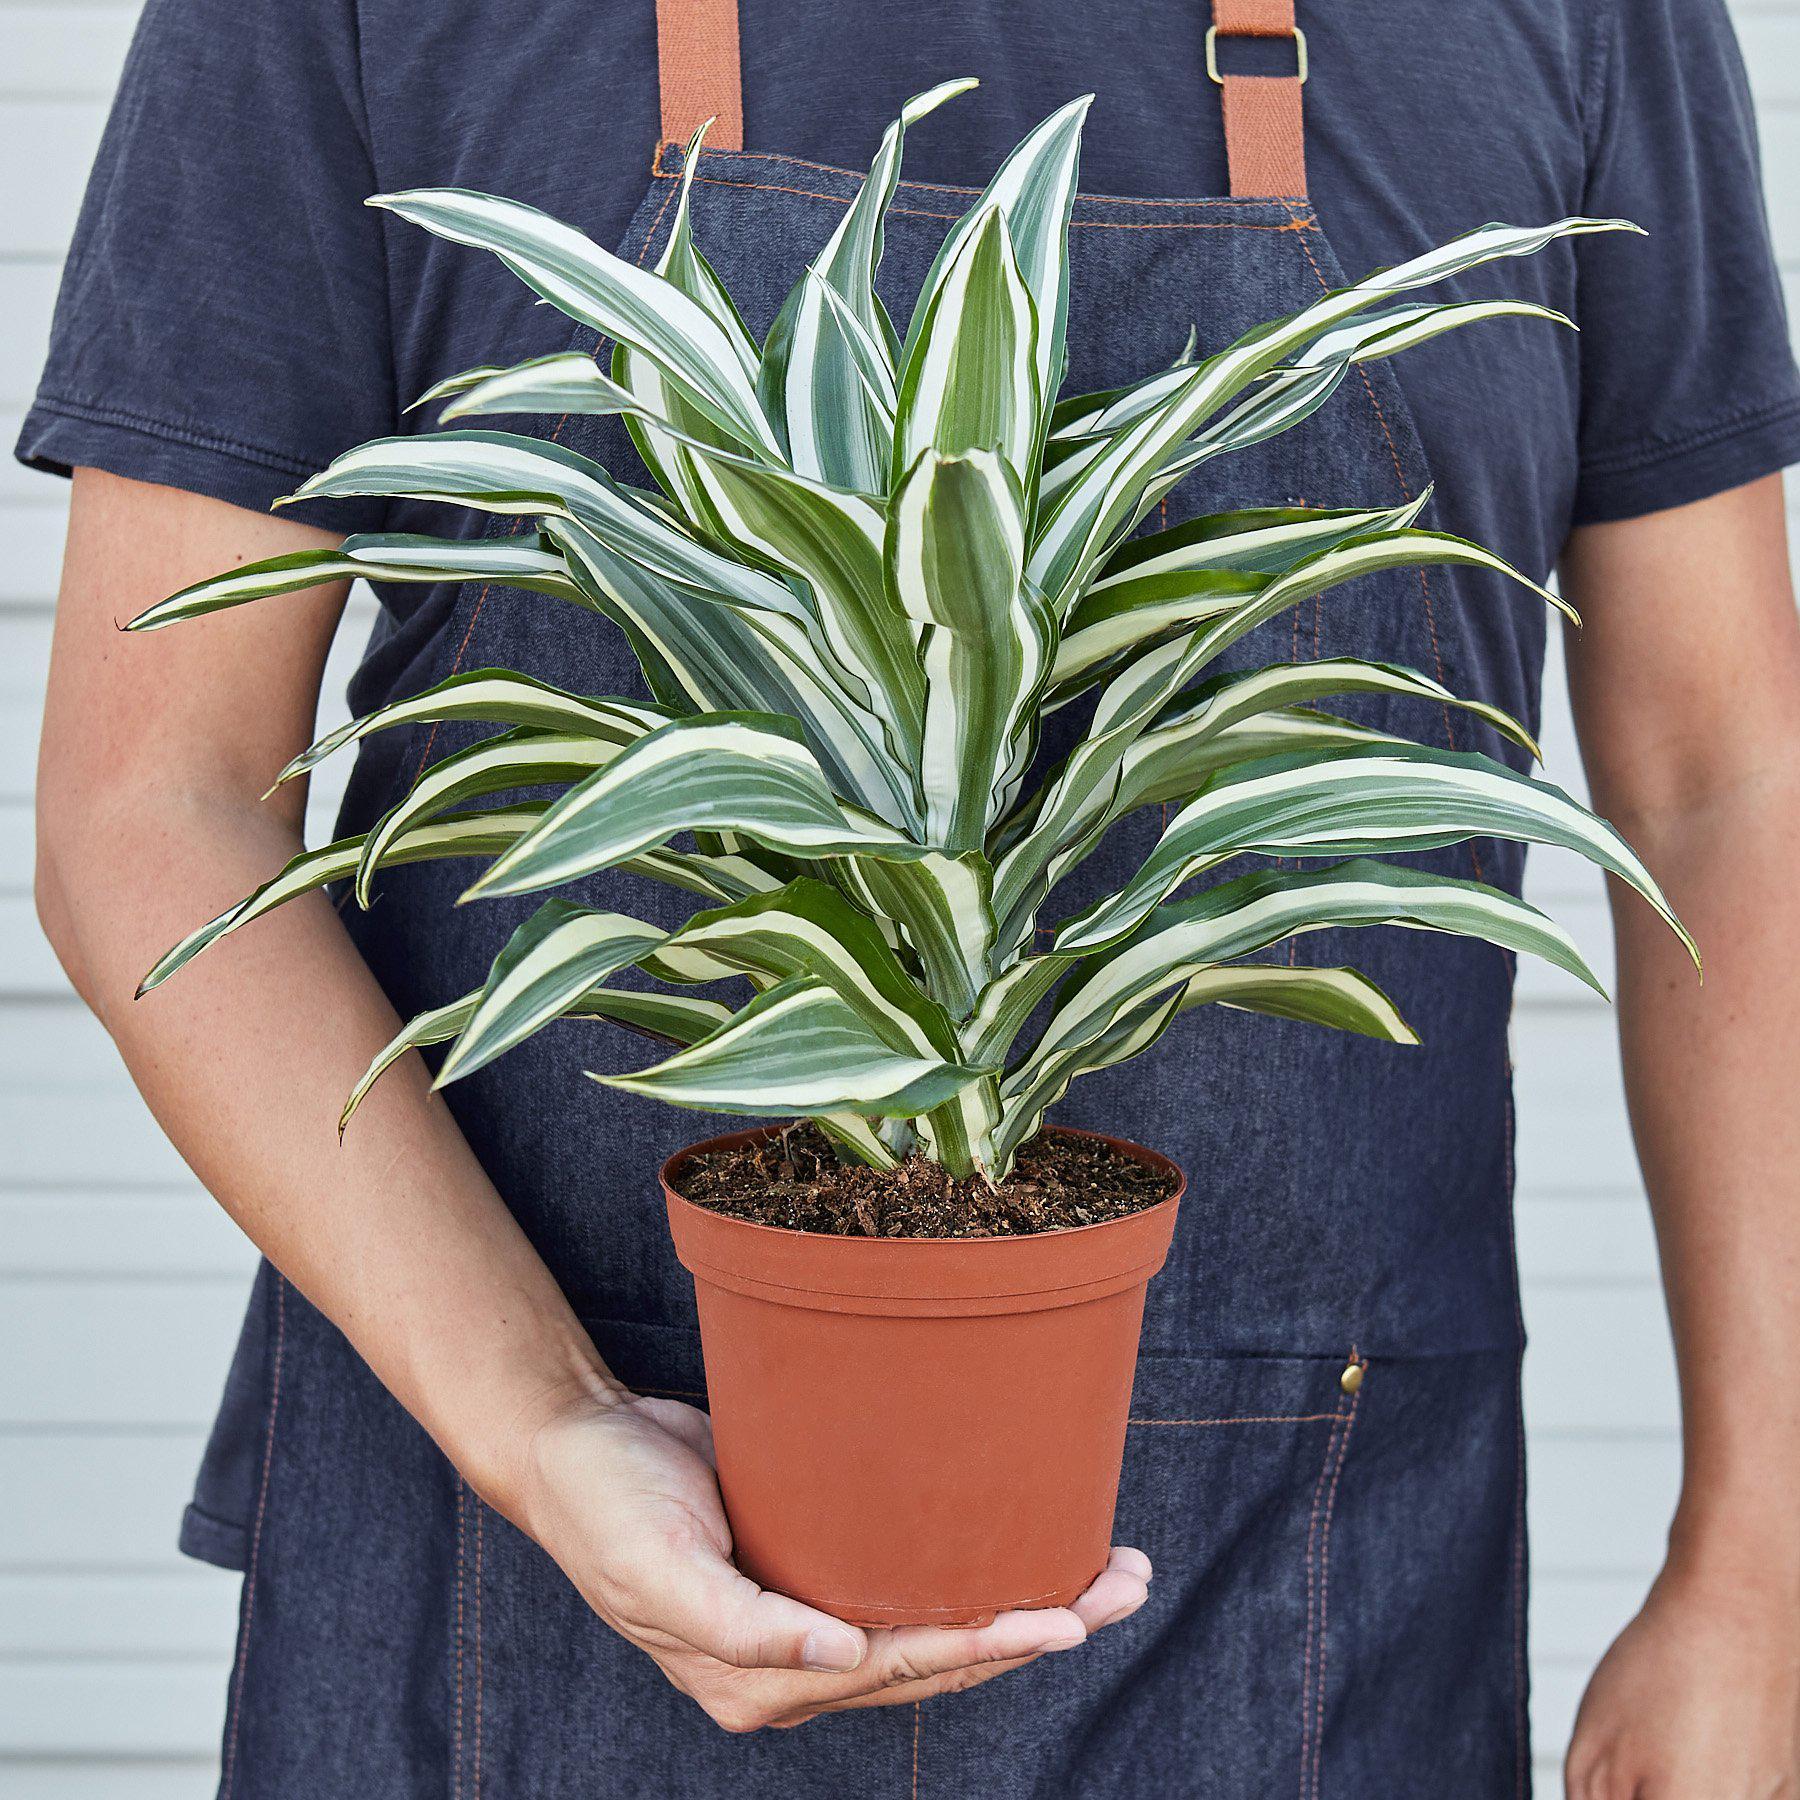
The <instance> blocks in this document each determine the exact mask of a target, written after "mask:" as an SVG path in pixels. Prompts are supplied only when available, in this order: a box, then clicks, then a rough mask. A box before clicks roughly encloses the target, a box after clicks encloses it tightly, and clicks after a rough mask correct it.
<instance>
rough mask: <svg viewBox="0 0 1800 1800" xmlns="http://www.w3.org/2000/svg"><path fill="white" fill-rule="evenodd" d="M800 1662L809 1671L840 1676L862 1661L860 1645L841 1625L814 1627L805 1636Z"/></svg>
mask: <svg viewBox="0 0 1800 1800" xmlns="http://www.w3.org/2000/svg"><path fill="white" fill-rule="evenodd" d="M800 1660H801V1661H802V1662H803V1663H805V1665H806V1666H807V1667H808V1668H809V1669H819V1670H822V1671H826V1672H829V1673H831V1674H837V1675H841V1674H843V1673H844V1672H845V1670H847V1669H854V1668H855V1667H856V1665H857V1664H858V1663H859V1662H861V1661H862V1645H861V1643H859V1642H858V1641H857V1638H856V1635H855V1633H854V1632H849V1631H846V1630H845V1629H844V1628H843V1626H841V1625H815V1626H814V1627H813V1628H812V1630H811V1631H809V1632H808V1633H807V1634H806V1642H805V1643H804V1644H803V1645H802V1646H801V1648H800Z"/></svg>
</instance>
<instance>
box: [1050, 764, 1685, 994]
mask: <svg viewBox="0 0 1800 1800" xmlns="http://www.w3.org/2000/svg"><path fill="white" fill-rule="evenodd" d="M1469 837H1496V838H1510V839H1513V840H1515V841H1517V842H1521V843H1532V844H1553V845H1556V846H1558V847H1559V848H1561V849H1565V850H1573V851H1575V852H1576V853H1577V854H1579V855H1581V856H1585V857H1586V858H1587V859H1588V861H1589V862H1592V863H1596V864H1598V865H1599V866H1600V867H1601V868H1603V869H1605V870H1607V871H1608V872H1609V873H1611V874H1614V875H1617V876H1618V877H1619V878H1620V880H1622V881H1624V882H1626V883H1628V884H1629V885H1630V886H1631V887H1633V888H1635V889H1636V890H1637V891H1638V892H1639V893H1640V894H1642V895H1643V896H1644V898H1645V899H1646V900H1648V901H1649V902H1650V904H1651V905H1652V906H1653V907H1654V908H1655V909H1656V911H1657V912H1658V913H1659V914H1660V915H1661V916H1662V918H1663V919H1664V921H1665V922H1666V923H1667V924H1668V925H1669V927H1670V929H1671V930H1673V931H1674V932H1675V934H1676V935H1677V936H1678V937H1679V938H1680V939H1681V941H1682V942H1683V943H1684V944H1685V945H1686V946H1687V948H1688V952H1689V954H1690V955H1693V956H1694V957H1695V960H1696V963H1697V962H1698V954H1697V953H1696V952H1695V950H1694V945H1693V940H1692V939H1691V938H1690V937H1689V936H1688V935H1687V932H1686V931H1685V930H1684V929H1683V927H1682V924H1681V921H1680V920H1679V919H1677V918H1676V917H1675V914H1674V912H1673V911H1672V910H1671V909H1670V907H1669V903H1668V902H1667V901H1666V900H1665V899H1664V898H1663V895H1662V890H1661V889H1660V888H1658V887H1657V885H1656V883H1655V881H1654V880H1653V879H1652V878H1651V875H1650V872H1649V870H1648V869H1646V868H1645V867H1644V865H1643V863H1642V862H1640V861H1639V860H1638V858H1637V856H1636V854H1635V853H1634V852H1633V851H1632V849H1631V846H1630V845H1629V844H1627V843H1626V842H1625V840H1624V839H1623V838H1621V837H1620V836H1619V834H1618V833H1617V832H1616V831H1614V830H1613V828H1612V827H1611V826H1610V825H1608V824H1606V822H1605V821H1604V820H1602V819H1597V818H1595V817H1594V815H1593V814H1592V813H1590V812H1589V811H1588V810H1587V808H1586V807H1584V806H1580V805H1578V804H1577V803H1576V802H1575V801H1573V800H1571V799H1570V798H1569V796H1568V795H1567V794H1565V793H1564V792H1563V791H1562V790H1561V789H1560V788H1556V787H1552V786H1551V785H1550V784H1549V783H1548V782H1542V781H1534V780H1533V779H1532V778H1531V777H1529V776H1526V775H1519V774H1515V773H1514V772H1513V770H1511V769H1509V768H1507V767H1506V765H1505V764H1504V763H1499V762H1495V761H1494V760H1493V759H1492V758H1491V757H1487V756H1481V755H1478V754H1474V753H1471V752H1467V751H1455V750H1431V749H1427V748H1426V747H1424V746H1423V745H1420V744H1406V743H1393V744H1382V745H1375V746H1369V747H1366V748H1354V749H1344V750H1339V751H1337V752H1335V753H1333V754H1331V755H1329V756H1327V757H1324V758H1321V757H1319V756H1316V755H1299V756H1281V757H1274V758H1271V759H1270V760H1269V761H1267V762H1258V763H1249V764H1245V765H1243V766H1242V767H1238V768H1233V769H1227V770H1225V771H1223V772H1222V773H1221V774H1219V775H1217V776H1215V777H1214V778H1213V779H1212V780H1211V781H1209V782H1208V783H1207V785H1206V786H1205V787H1204V788H1203V789H1202V790H1201V792H1200V794H1199V795H1198V797H1197V798H1195V799H1194V800H1192V801H1190V802H1189V804H1188V805H1186V806H1185V807H1183V808H1182V809H1181V811H1180V812H1179V813H1177V814H1176V815H1175V817H1174V818H1173V819H1171V820H1170V821H1169V824H1168V826H1167V828H1166V829H1165V830H1164V832H1163V834H1162V837H1161V839H1160V840H1159V841H1158V843H1157V845H1156V847H1155V849H1154V850H1152V851H1151V853H1150V855H1149V856H1148V857H1147V858H1146V859H1145V861H1144V863H1143V865H1142V867H1141V868H1139V870H1138V872H1137V874H1136V875H1134V876H1133V877H1132V878H1131V880H1130V881H1129V882H1127V883H1126V884H1125V886H1124V887H1123V888H1122V889H1120V890H1119V892H1117V893H1116V894H1112V895H1109V896H1108V897H1106V898H1105V899H1102V900H1100V901H1098V902H1096V903H1095V904H1094V905H1093V906H1091V907H1089V908H1088V909H1087V910H1086V911H1085V912H1083V913H1082V914H1080V915H1079V916H1077V917H1076V918H1074V919H1071V920H1069V921H1068V922H1067V923H1066V924H1065V925H1064V926H1063V927H1062V929H1061V930H1060V931H1058V933H1057V936H1056V944H1055V947H1056V948H1057V949H1058V950H1059V951H1079V950H1085V949H1091V948H1093V947H1094V946H1096V945H1099V944H1103V943H1106V942H1108V941H1110V940H1112V939H1114V938H1117V937H1119V936H1120V935H1122V934H1123V933H1125V932H1128V931H1130V930H1132V929H1133V928H1134V927H1135V926H1136V925H1137V924H1138V922H1139V921H1140V920H1141V919H1143V918H1144V917H1145V915H1146V914H1147V913H1149V912H1150V911H1151V909H1152V908H1153V907H1155V906H1156V905H1157V904H1158V902H1160V901H1161V900H1162V898H1163V897H1164V896H1165V895H1166V894H1168V893H1170V892H1172V891H1173V890H1174V889H1175V888H1176V887H1179V886H1180V885H1181V884H1182V883H1183V882H1185V881H1187V880H1189V879H1190V878H1191V877H1193V876H1195V875H1197V874H1200V873H1202V872H1203V871H1205V870H1207V869H1210V868H1212V867H1214V866H1215V865H1216V864H1218V863H1220V862H1223V861H1225V860H1227V859H1228V858H1230V857H1233V856H1237V855H1241V854H1243V853H1245V852H1253V853H1256V854H1260V855H1267V856H1361V855H1366V854H1370V853H1379V852H1384V851H1385V852H1389V853H1401V852H1413V851H1422V850H1436V849H1441V848H1443V847H1444V846H1445V845H1448V844H1455V843H1460V842H1461V841H1462V840H1463V839H1465V838H1469Z"/></svg>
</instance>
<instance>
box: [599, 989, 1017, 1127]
mask: <svg viewBox="0 0 1800 1800" xmlns="http://www.w3.org/2000/svg"><path fill="white" fill-rule="evenodd" d="M983 1073H984V1072H983V1071H981V1070H977V1069H970V1068H967V1067H965V1066H963V1065H961V1064H958V1063H952V1062H944V1061H942V1060H940V1059H938V1058H935V1057H921V1056H907V1055H903V1054H901V1053H899V1052H897V1051H894V1050H891V1049H890V1048H889V1047H888V1046H887V1045H886V1044H885V1043H883V1042H882V1040H881V1039H880V1038H879V1037H877V1036H876V1035H875V1034H874V1033H873V1032H872V1031H871V1030H870V1029H869V1027H868V1026H867V1025H866V1024H865V1023H864V1022H863V1020H862V1018H861V1016H860V1015H859V1014H858V1013H857V1012H856V1010H855V1009H854V1008H853V1007H851V1006H849V1005H847V1004H846V1003H845V1002H844V1000H843V999H842V998H841V997H840V996H839V995H838V993H837V992H836V991H835V990H834V989H832V988H830V987H827V986H826V985H825V984H824V983H822V982H815V981H807V980H804V979H797V980H794V981H787V982H783V983H781V985H780V986H778V987H773V988H770V989H769V990H768V992H767V993H763V994H759V995H757V997H756V998H755V999H754V1000H752V1001H751V1002H750V1003H749V1004H748V1005H747V1006H745V1007H744V1008H743V1009H742V1010H741V1011H740V1012H738V1013H737V1015H736V1016H735V1017H734V1018H733V1019H732V1020H731V1022H730V1023H729V1024H728V1025H726V1026H724V1027H722V1028H721V1029H720V1030H719V1031H717V1032H715V1033H713V1034H712V1036H710V1037H707V1038H703V1039H702V1040H701V1041H700V1042H699V1043H697V1044H695V1045H693V1046H692V1047H691V1048H690V1049H686V1050H681V1051H677V1052H676V1054H675V1055H673V1056H671V1057H669V1058H667V1059H666V1060H665V1061H663V1062H660V1063H658V1064H656V1065H655V1066H654V1067H653V1068H649V1069H640V1070H638V1071H637V1073H635V1074H632V1075H596V1076H595V1077H594V1079H595V1080H596V1081H601V1082H604V1083H605V1084H606V1085H607V1086H608V1087H616V1088H622V1089H624V1090H625V1091H626V1092H627V1093H633V1094H644V1095H647V1096H649V1097H650V1098H652V1099H657V1100H666V1101H668V1102H669V1103H671V1104H672V1105H676V1106H695V1107H701V1108H704V1109H705V1110H707V1111H710V1112H735V1113H748V1114H750V1115H752V1116H761V1117H768V1116H771V1115H775V1116H779V1115H781V1114H785V1113H794V1112H800V1113H819V1112H839V1111H848V1112H856V1113H861V1114H865V1115H874V1116H879V1115H894V1116H897V1117H902V1118H913V1117H916V1116H918V1115H919V1114H921V1113H927V1112H930V1111H931V1110H932V1109H933V1108H934V1107H937V1106H941V1105H943V1104H944V1103H945V1102H946V1101H948V1100H950V1099H952V1098H953V1097H954V1096H955V1095H956V1094H957V1093H958V1092H959V1091H960V1090H961V1089H962V1088H963V1087H965V1086H967V1085H968V1084H969V1083H970V1082H972V1081H978V1080H980V1079H981V1078H982V1076H983Z"/></svg>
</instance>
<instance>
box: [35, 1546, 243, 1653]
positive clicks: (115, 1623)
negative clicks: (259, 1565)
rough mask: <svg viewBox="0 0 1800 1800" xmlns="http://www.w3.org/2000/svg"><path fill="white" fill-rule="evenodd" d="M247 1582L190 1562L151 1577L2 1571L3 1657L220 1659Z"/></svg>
mask: <svg viewBox="0 0 1800 1800" xmlns="http://www.w3.org/2000/svg"><path fill="white" fill-rule="evenodd" d="M242 1586H243V1583H242V1581H241V1579H240V1578H239V1577H238V1576H237V1575H236V1574H234V1573H232V1572H231V1571H229V1570H226V1569H214V1568H210V1567H208V1566H207V1565H206V1564H205V1563H198V1562H191V1561H183V1563H182V1564H181V1565H180V1566H179V1567H177V1568H171V1569H168V1570H159V1571H157V1572H156V1573H154V1574H145V1575H72V1574H54V1575H0V1659H6V1660H12V1661H18V1660H21V1659H24V1658H31V1659H33V1660H35V1659H37V1658H39V1657H43V1658H46V1659H58V1660H66V1659H72V1658H76V1657H80V1658H93V1659H95V1660H106V1661H110V1662H126V1661H135V1660H138V1659H142V1660H143V1661H145V1662H176V1661H189V1662H193V1661H198V1662H204V1663H207V1664H209V1665H212V1664H216V1663H217V1662H218V1660H219V1656H220V1653H221V1652H223V1651H227V1650H228V1649H229V1648H230V1645H231V1642H232V1637H233V1633H234V1632H235V1630H236V1626H237V1611H238V1594H239V1591H240V1589H241V1588H242Z"/></svg>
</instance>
